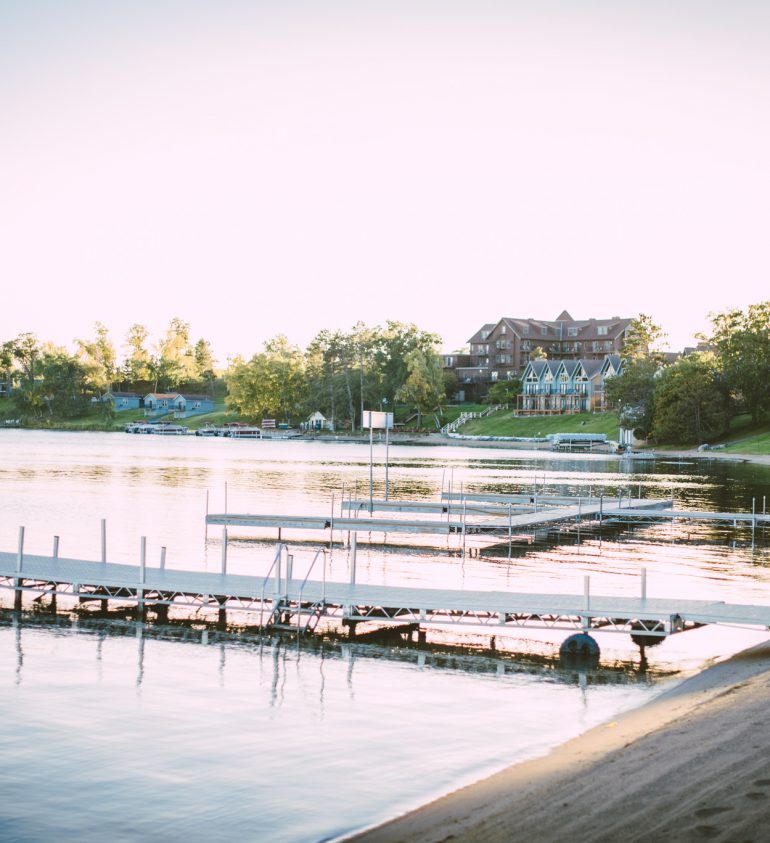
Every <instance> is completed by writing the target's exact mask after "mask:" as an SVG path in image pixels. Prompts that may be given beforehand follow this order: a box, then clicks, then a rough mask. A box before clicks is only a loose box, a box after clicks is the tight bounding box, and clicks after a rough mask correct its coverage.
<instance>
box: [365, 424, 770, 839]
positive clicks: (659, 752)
mask: <svg viewBox="0 0 770 843" xmlns="http://www.w3.org/2000/svg"><path fill="white" fill-rule="evenodd" d="M456 442H457V440H456ZM461 442H462V440H461ZM457 444H460V443H459V442H457ZM462 444H467V441H464V442H462ZM479 444H481V443H479ZM485 444H486V443H485ZM500 444H502V443H500ZM498 447H499V445H498ZM665 454H666V456H682V457H688V458H697V459H728V460H745V461H750V462H756V463H760V464H770V456H757V455H748V454H723V453H714V452H699V451H695V450H693V451H676V452H674V451H667V452H665ZM769 747H770V641H768V642H766V643H765V644H762V645H760V646H758V647H753V648H751V649H749V650H746V651H744V652H742V653H739V654H737V655H735V656H733V657H732V658H730V659H728V660H726V661H724V662H722V663H720V664H716V665H714V666H712V667H710V668H708V669H707V670H704V671H703V672H701V673H699V674H697V675H696V676H693V677H691V678H689V679H687V680H685V681H684V682H682V683H681V684H680V685H678V686H676V687H675V688H673V689H671V690H670V691H667V692H665V693H664V694H662V695H661V696H659V697H657V698H656V699H655V700H653V701H651V702H650V703H649V704H647V705H645V706H643V707H642V708H639V709H635V710H633V711H630V712H627V713H626V714H624V715H622V716H621V717H619V718H618V719H617V720H615V721H612V722H609V723H605V724H603V725H601V726H598V727H596V728H594V729H592V730H590V731H588V732H586V733H584V734H583V735H580V736H579V737H577V738H575V739H574V740H572V741H569V742H568V743H566V744H563V745H562V746H559V747H557V748H555V749H554V750H552V751H551V752H550V753H549V754H548V755H546V756H544V757H542V758H538V759H535V760H532V761H526V762H523V763H520V764H514V765H513V766H511V767H509V768H507V769H505V770H503V771H501V772H499V773H497V774H496V775H494V776H491V777H490V778H487V779H485V780H483V781H480V782H476V783H474V784H472V785H469V786H468V787H465V788H462V789H461V790H458V791H456V792H454V793H450V794H448V795H447V796H444V797H442V798H441V799H438V800H436V801H435V802H432V803H430V804H428V805H425V806H423V807H422V808H419V809H418V810H416V811H413V812H411V813H409V814H406V815H405V816H403V817H400V818H397V819H395V820H393V821H391V822H388V823H386V824H384V825H381V826H378V827H377V828H374V829H370V830H368V831H365V832H363V833H360V834H358V835H355V836H353V837H351V838H349V840H350V841H357V843H445V842H446V841H468V843H476V842H477V841H478V843H482V841H484V842H485V843H517V841H522V843H525V841H526V843H561V841H589V842H590V843H594V841H597V843H599V841H608V843H609V841H613V843H614V842H615V841H618V840H624V841H636V840H655V841H688V842H689V841H693V842H694V841H705V840H709V841H718V842H720V843H721V842H723V843H764V841H770V753H769V752H768V748H769Z"/></svg>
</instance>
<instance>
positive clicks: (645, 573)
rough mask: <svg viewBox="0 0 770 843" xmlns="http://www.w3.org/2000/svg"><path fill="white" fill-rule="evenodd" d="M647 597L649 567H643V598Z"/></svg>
mask: <svg viewBox="0 0 770 843" xmlns="http://www.w3.org/2000/svg"><path fill="white" fill-rule="evenodd" d="M646 599H647V569H646V568H642V600H646Z"/></svg>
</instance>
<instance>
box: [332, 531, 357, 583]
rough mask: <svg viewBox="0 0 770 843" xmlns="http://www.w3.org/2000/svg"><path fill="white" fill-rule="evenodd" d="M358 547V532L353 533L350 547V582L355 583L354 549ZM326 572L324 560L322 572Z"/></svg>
mask: <svg viewBox="0 0 770 843" xmlns="http://www.w3.org/2000/svg"><path fill="white" fill-rule="evenodd" d="M357 549H358V533H353V536H352V538H351V547H350V584H351V585H355V584H356V550H357ZM325 572H326V561H325V560H324V573H325Z"/></svg>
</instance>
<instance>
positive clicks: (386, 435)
mask: <svg viewBox="0 0 770 843" xmlns="http://www.w3.org/2000/svg"><path fill="white" fill-rule="evenodd" d="M389 433H390V427H389V426H388V420H387V418H386V419H385V500H387V499H388V450H389V447H390V436H389Z"/></svg>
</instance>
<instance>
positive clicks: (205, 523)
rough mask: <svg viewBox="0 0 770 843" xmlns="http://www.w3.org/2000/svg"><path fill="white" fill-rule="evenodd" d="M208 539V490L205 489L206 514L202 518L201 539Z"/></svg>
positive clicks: (205, 540)
mask: <svg viewBox="0 0 770 843" xmlns="http://www.w3.org/2000/svg"><path fill="white" fill-rule="evenodd" d="M208 540H209V490H208V489H206V516H205V518H204V519H203V541H204V542H207V541H208Z"/></svg>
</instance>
